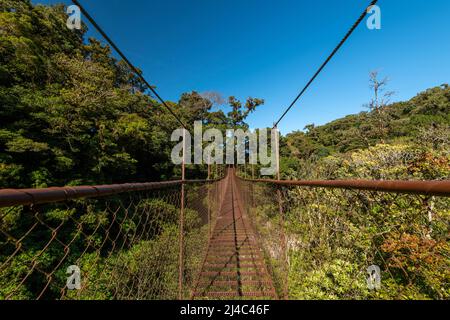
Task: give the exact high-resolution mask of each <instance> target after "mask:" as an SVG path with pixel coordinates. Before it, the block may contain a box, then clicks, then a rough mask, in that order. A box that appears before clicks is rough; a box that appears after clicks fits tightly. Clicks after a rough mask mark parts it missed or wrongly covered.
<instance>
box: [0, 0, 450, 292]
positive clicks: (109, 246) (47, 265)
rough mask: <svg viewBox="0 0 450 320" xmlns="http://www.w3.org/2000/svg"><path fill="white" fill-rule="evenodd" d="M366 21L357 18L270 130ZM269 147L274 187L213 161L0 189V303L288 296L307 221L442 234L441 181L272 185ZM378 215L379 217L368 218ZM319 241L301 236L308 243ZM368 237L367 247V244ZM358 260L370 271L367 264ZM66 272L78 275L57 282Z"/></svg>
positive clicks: (444, 191)
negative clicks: (203, 170)
mask: <svg viewBox="0 0 450 320" xmlns="http://www.w3.org/2000/svg"><path fill="white" fill-rule="evenodd" d="M73 2H74V3H75V4H77V5H79V6H80V8H81V10H82V12H83V14H84V15H85V16H86V17H87V18H88V19H89V20H90V22H91V23H92V24H93V25H94V26H95V27H96V28H97V30H98V31H99V32H100V34H102V35H103V36H104V38H105V39H106V40H107V41H108V42H109V43H110V44H111V46H112V47H113V48H114V49H115V50H116V51H117V52H118V53H119V55H120V56H121V57H122V59H123V60H124V61H125V62H126V63H127V64H128V65H129V66H130V67H131V70H133V71H134V72H135V73H136V74H137V76H138V77H140V78H141V80H142V81H143V82H144V83H145V84H146V85H147V86H148V88H149V89H150V90H151V91H152V93H153V95H154V96H155V97H157V99H159V100H160V101H161V103H162V105H163V106H164V107H165V108H167V109H168V111H169V112H170V113H171V114H172V115H173V116H174V117H175V118H176V119H177V121H178V122H179V124H180V125H181V126H182V127H183V128H184V129H186V130H188V128H187V126H186V125H185V124H184V123H183V122H182V121H181V120H180V118H179V117H178V116H177V115H176V114H175V113H174V112H173V111H172V110H171V109H170V107H169V106H168V105H167V104H166V103H165V101H164V100H163V99H162V98H161V97H160V96H159V94H158V93H157V92H156V90H155V89H154V87H152V86H151V85H150V84H149V83H148V82H147V81H146V80H145V79H144V78H143V76H142V74H141V73H140V72H138V70H137V68H135V67H134V66H133V65H132V64H131V63H130V61H129V60H128V59H127V58H126V57H125V55H124V54H123V53H122V52H121V51H120V49H119V48H118V47H117V45H115V44H114V43H113V42H112V41H111V39H110V38H109V37H108V36H107V35H106V34H105V32H104V31H103V30H102V29H101V28H100V27H99V26H98V24H97V23H96V22H95V21H94V20H93V18H92V17H91V16H90V15H89V14H88V12H86V10H85V9H84V8H83V7H82V6H81V5H80V3H79V2H78V1H73ZM376 2H377V1H372V3H371V5H374V4H376ZM365 15H366V10H364V12H363V14H362V15H361V16H360V17H359V18H358V20H357V21H356V23H355V24H354V25H353V26H352V28H351V29H350V30H349V32H348V33H347V34H346V35H345V37H344V38H343V40H342V41H341V42H340V43H339V45H338V46H337V47H336V48H335V49H334V50H333V51H332V53H331V55H330V56H328V58H327V59H326V60H325V62H324V63H323V64H322V65H321V67H320V68H319V69H318V71H317V72H316V73H315V74H314V76H313V77H312V78H311V80H310V81H309V82H308V84H307V85H306V86H305V88H304V89H303V90H302V91H301V92H300V94H299V95H298V96H297V97H296V99H295V100H294V101H293V103H292V104H291V105H290V106H289V108H288V109H287V110H286V111H285V113H284V114H283V115H282V117H281V118H280V119H279V120H278V121H276V122H275V123H276V125H278V124H279V122H280V121H281V120H282V119H283V118H284V117H285V115H286V114H287V113H288V112H289V110H290V109H291V108H292V107H293V106H294V104H295V103H296V102H297V101H298V99H299V98H300V97H301V96H302V94H303V93H304V92H305V91H306V90H307V89H308V87H309V86H310V85H311V83H312V82H313V81H314V79H315V78H316V77H317V76H318V75H319V74H320V72H321V71H322V70H323V69H324V67H325V66H326V65H327V63H328V62H329V61H330V60H331V59H332V57H333V56H334V55H335V54H336V52H337V51H338V50H339V49H340V48H341V47H342V45H343V44H344V42H345V41H346V40H347V39H348V38H349V37H350V35H351V34H352V32H353V31H354V30H355V29H356V27H357V26H358V25H359V23H360V22H361V21H362V20H363V19H364V17H365ZM275 127H276V126H275ZM275 149H276V150H275V153H276V155H277V172H278V175H277V179H276V180H261V179H259V180H258V179H255V177H254V176H252V178H251V179H249V173H248V172H247V166H246V167H243V166H228V167H226V166H223V165H222V166H220V165H214V167H215V169H216V172H217V174H215V175H214V177H213V179H211V175H208V178H207V179H206V180H188V179H186V177H185V166H184V164H183V166H182V177H181V179H180V180H175V181H163V182H149V183H131V184H116V185H98V186H77V187H61V188H44V189H20V190H19V189H14V190H13V189H4V190H0V277H2V278H3V279H4V281H3V282H1V281H0V298H2V299H180V300H181V299H249V298H251V299H289V297H290V290H291V289H290V268H291V266H290V252H291V251H292V250H295V249H298V248H299V247H301V246H306V245H307V244H306V243H297V242H296V241H295V237H294V235H293V234H292V232H291V231H290V224H292V223H301V224H302V226H303V228H306V230H308V228H312V225H313V221H311V220H307V218H306V217H307V215H306V213H308V214H310V216H311V215H317V217H318V219H320V220H321V221H323V220H327V219H329V221H328V220H327V223H329V224H330V225H332V226H334V227H335V229H334V232H333V234H327V235H325V237H327V238H336V239H343V238H345V233H346V230H345V229H343V228H342V225H343V224H342V221H344V220H351V221H352V223H353V224H355V225H356V224H358V223H359V227H360V228H361V230H363V229H365V228H366V229H367V228H371V227H373V225H383V226H384V227H385V228H386V229H395V228H400V226H398V224H397V223H396V222H395V221H391V220H389V219H387V218H386V217H389V215H391V214H394V213H395V214H396V215H398V214H399V213H398V212H399V211H400V212H403V213H404V219H405V221H406V222H408V217H409V215H415V216H420V217H421V218H420V219H421V220H420V221H422V222H423V228H420V230H418V229H414V228H412V229H411V230H413V231H414V232H417V234H420V236H421V237H428V238H431V237H432V234H433V233H437V232H438V231H439V232H440V234H442V233H444V234H445V233H446V232H445V230H447V232H448V217H446V216H445V215H444V214H441V213H442V212H448V210H449V209H450V204H449V201H448V200H449V197H450V181H448V180H446V181H367V180H350V179H349V180H333V181H282V180H280V174H279V169H280V168H279V160H278V155H279V150H278V146H276V148H275ZM208 169H210V168H208ZM219 171H220V172H219ZM208 172H210V170H208ZM324 207H331V208H334V209H335V210H336V212H335V213H336V214H335V216H333V217H332V218H328V217H327V215H326V214H324V213H323V212H324V211H323V210H324V209H323V208H324ZM325 211H326V210H325ZM380 211H381V212H382V216H383V217H384V218H379V217H378V216H375V213H379V212H380ZM12 222H14V223H12ZM309 230H311V229H309ZM422 233H425V234H422ZM320 241H322V239H311V241H310V245H311V246H314V245H317V242H320ZM367 241H368V242H371V243H373V245H374V246H375V245H376V243H377V241H378V239H375V237H374V238H371V239H368V240H367ZM366 259H367V261H364V262H365V265H367V266H369V265H371V264H373V263H374V259H375V258H374V257H369V256H368V257H366ZM73 266H75V267H76V268H77V269H78V270H79V271H80V272H78V273H76V274H71V273H69V274H67V270H68V268H69V267H73ZM72 269H73V268H72ZM70 285H74V287H71V286H70Z"/></svg>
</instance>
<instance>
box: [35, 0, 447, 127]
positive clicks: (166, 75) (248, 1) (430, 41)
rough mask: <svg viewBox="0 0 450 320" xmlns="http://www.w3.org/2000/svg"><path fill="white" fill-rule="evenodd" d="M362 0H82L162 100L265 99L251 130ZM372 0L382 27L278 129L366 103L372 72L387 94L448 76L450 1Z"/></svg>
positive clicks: (281, 102) (399, 96)
mask: <svg viewBox="0 0 450 320" xmlns="http://www.w3.org/2000/svg"><path fill="white" fill-rule="evenodd" d="M33 2H34V3H45V4H48V3H61V2H62V3H66V4H70V3H71V2H70V1H69V0H64V1H62V0H59V1H58V0H56V1H55V0H33ZM369 2H370V1H369V0H358V1H355V0H342V1H339V2H336V1H331V0H315V1H310V0H270V1H265V0H189V1H188V0H151V1H149V0H128V1H123V0H96V1H88V0H81V3H82V4H83V5H84V6H85V7H86V9H87V10H88V11H89V12H90V13H91V15H92V16H93V17H94V18H95V19H96V20H97V22H98V23H99V24H100V25H101V26H102V27H103V29H104V30H105V31H106V32H107V33H108V34H109V35H110V36H111V37H112V39H113V40H114V41H115V42H116V43H117V44H118V45H119V47H120V48H122V50H123V51H124V52H125V54H126V55H127V56H128V57H129V58H130V60H131V61H132V62H133V63H134V64H135V65H136V66H138V67H140V68H141V69H142V70H144V75H145V76H146V78H147V79H148V80H149V81H150V82H151V83H152V84H154V85H156V86H157V90H158V92H159V93H160V94H161V96H162V97H163V98H164V99H166V100H173V101H177V100H178V98H179V96H180V94H181V93H183V92H188V91H192V90H196V91H199V92H203V91H218V92H220V93H221V94H222V95H223V96H226V97H227V96H230V95H234V96H236V97H238V98H240V99H245V98H246V97H248V96H253V97H258V98H263V99H265V101H266V104H265V105H264V106H263V107H261V108H260V109H259V110H258V111H257V112H256V113H254V114H253V115H251V116H250V118H249V119H248V122H249V123H250V125H251V127H253V128H256V127H267V126H271V125H272V124H273V122H274V121H275V120H276V119H277V118H278V117H279V116H280V115H281V114H282V112H283V110H284V109H285V108H286V107H287V106H288V105H289V104H290V102H291V101H292V100H293V99H294V98H295V96H296V95H297V94H298V92H299V90H300V89H301V88H302V87H303V86H304V85H305V84H306V82H307V81H308V80H309V78H310V77H311V76H312V74H313V73H314V71H315V70H316V69H317V68H318V66H320V64H321V63H322V62H323V60H324V59H325V58H326V56H327V55H328V54H329V53H330V52H331V50H332V49H333V48H334V47H335V46H336V44H337V43H338V41H339V40H340V39H341V38H342V37H343V35H344V34H345V33H346V32H347V30H348V29H349V27H350V26H351V25H352V24H353V22H354V21H355V20H356V19H357V17H358V16H359V15H360V13H361V12H362V10H363V8H364V7H365V6H366V5H367V4H368V3H369ZM379 6H380V7H381V10H382V29H381V30H369V29H368V28H367V27H366V25H365V22H364V23H363V24H361V25H360V27H359V28H358V29H357V30H356V31H355V33H354V34H353V35H352V37H351V38H350V39H349V41H348V42H347V43H346V44H345V45H344V46H343V47H342V49H341V50H340V52H339V53H338V54H337V55H336V56H335V58H334V59H333V60H332V61H331V62H330V64H329V65H328V66H327V67H326V69H325V70H324V72H323V73H322V74H321V75H320V76H319V78H317V80H316V82H315V83H314V84H313V85H312V86H311V87H310V89H309V90H308V92H307V93H306V94H305V95H304V97H303V98H302V99H301V100H300V101H299V102H298V104H297V105H296V106H295V108H294V109H293V110H292V111H291V112H290V113H289V115H288V116H287V117H286V118H285V119H284V120H283V122H282V123H281V124H280V130H281V131H282V132H283V133H287V132H290V131H294V130H301V129H303V128H304V127H305V125H307V124H310V123H315V124H324V123H327V122H329V121H331V120H334V119H336V118H339V117H342V116H345V115H347V114H352V113H358V112H360V111H362V110H365V109H364V108H363V105H364V104H365V103H367V102H368V101H369V100H370V98H371V92H370V90H369V87H368V74H369V72H370V71H371V70H379V72H380V74H381V75H383V76H389V78H390V79H391V82H390V85H389V87H390V89H391V90H393V91H395V92H396V95H395V97H394V100H406V99H409V98H411V97H413V96H415V95H416V94H417V93H418V92H420V91H423V90H425V89H427V88H430V87H433V86H438V85H441V84H443V83H448V82H449V75H450V59H449V58H450V41H449V40H450V37H449V31H450V27H449V24H448V21H449V19H450V1H448V0H433V1H426V0H395V1H388V0H381V1H380V2H379ZM90 29H91V30H90V35H94V36H95V37H97V38H100V37H99V36H98V34H97V33H95V32H94V30H93V27H91V28H90Z"/></svg>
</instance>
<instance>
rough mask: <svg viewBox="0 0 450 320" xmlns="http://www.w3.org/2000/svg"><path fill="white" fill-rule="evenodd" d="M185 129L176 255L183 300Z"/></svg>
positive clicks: (179, 296) (179, 286)
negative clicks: (177, 252) (177, 251)
mask: <svg viewBox="0 0 450 320" xmlns="http://www.w3.org/2000/svg"><path fill="white" fill-rule="evenodd" d="M186 156H187V153H186V129H183V162H182V164H181V180H182V183H181V203H180V226H179V238H180V239H179V240H180V243H179V256H178V259H179V260H178V267H179V269H178V300H183V296H184V295H183V279H184V205H185V181H186Z"/></svg>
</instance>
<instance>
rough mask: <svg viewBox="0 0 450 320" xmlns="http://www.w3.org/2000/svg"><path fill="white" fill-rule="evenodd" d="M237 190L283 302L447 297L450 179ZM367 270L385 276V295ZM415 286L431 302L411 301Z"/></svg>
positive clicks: (243, 182)
mask: <svg viewBox="0 0 450 320" xmlns="http://www.w3.org/2000/svg"><path fill="white" fill-rule="evenodd" d="M238 189H239V192H240V193H241V194H242V195H243V196H242V197H243V203H244V204H245V211H246V213H247V214H248V216H249V217H250V221H253V224H254V226H255V229H256V230H257V234H258V237H259V239H261V246H262V249H263V251H264V254H265V261H266V263H267V264H268V266H269V269H270V270H271V275H272V277H273V279H274V282H275V284H276V287H277V290H278V292H279V295H280V296H281V297H283V298H286V299H288V298H290V299H367V298H375V299H380V298H390V299H392V298H396V299H405V298H407V299H410V298H421V297H422V298H424V297H426V298H430V297H431V298H434V299H449V298H450V296H449V291H448V283H449V281H448V280H449V279H450V271H449V270H450V268H449V260H448V257H449V256H450V246H449V240H450V237H449V235H450V232H449V226H450V181H449V180H446V181H367V180H337V181H281V180H252V179H246V178H244V174H242V177H241V178H240V179H238ZM370 266H378V267H379V268H380V270H381V278H382V279H383V287H382V290H381V291H370V290H367V283H366V282H367V268H368V267H370ZM319 269H320V270H321V271H319ZM330 275H333V276H330ZM335 275H338V276H339V277H340V278H335ZM418 287H420V288H422V289H423V291H424V292H425V293H426V295H421V294H422V293H421V292H417V293H414V294H415V296H414V297H412V296H411V291H413V290H416V289H412V288H418ZM308 288H310V290H308ZM311 288H313V289H311ZM317 288H320V289H317ZM409 289H411V290H409ZM314 290H316V291H315V292H314ZM383 290H390V291H389V293H388V294H387V293H386V292H387V291H383ZM383 294H385V295H383Z"/></svg>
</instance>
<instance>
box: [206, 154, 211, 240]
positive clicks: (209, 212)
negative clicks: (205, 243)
mask: <svg viewBox="0 0 450 320" xmlns="http://www.w3.org/2000/svg"><path fill="white" fill-rule="evenodd" d="M210 163H211V161H209V163H208V180H210V179H211V164H210ZM207 187H208V239H211V233H212V230H211V228H212V222H211V184H209V183H208V184H207Z"/></svg>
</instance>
